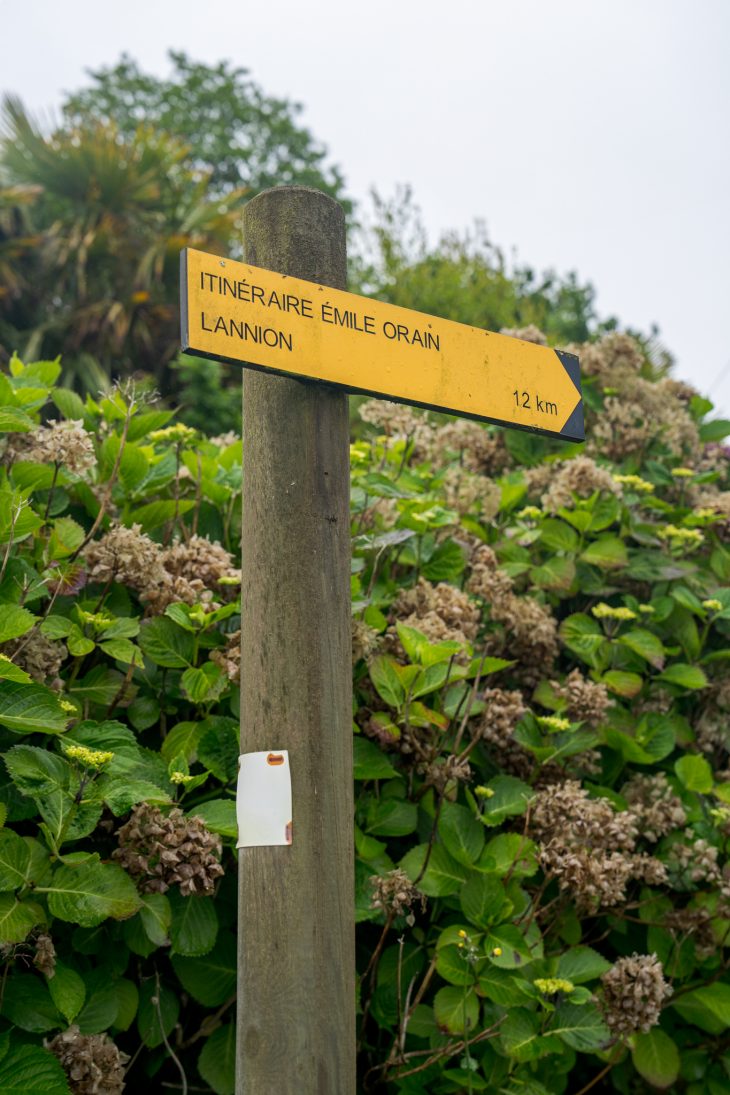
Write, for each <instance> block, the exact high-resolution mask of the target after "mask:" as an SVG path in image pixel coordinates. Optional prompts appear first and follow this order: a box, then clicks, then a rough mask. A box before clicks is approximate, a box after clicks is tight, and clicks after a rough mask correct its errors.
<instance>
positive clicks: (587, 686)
mask: <svg viewBox="0 0 730 1095" xmlns="http://www.w3.org/2000/svg"><path fill="white" fill-rule="evenodd" d="M550 683H551V685H552V687H553V691H554V692H555V694H556V695H557V696H559V697H560V699H562V700H565V712H566V714H567V715H568V717H569V718H570V719H571V720H572V721H573V722H583V723H585V724H586V725H587V726H589V727H592V728H595V727H597V726H600V725H601V723H603V722H604V720H605V717H606V712H607V711H608V708H609V707H610V706H611V697H610V696H609V694H608V689H607V688H606V686H605V684H601V683H600V682H596V681H590V680H588V679H587V678H586V677H584V676H583V674H582V673H581V671H580V669H573V670H571V672H570V673H569V674H568V676H567V677H566V678H565V680H564V681H563V683H562V684H559V683H557V682H556V681H551V682H550Z"/></svg>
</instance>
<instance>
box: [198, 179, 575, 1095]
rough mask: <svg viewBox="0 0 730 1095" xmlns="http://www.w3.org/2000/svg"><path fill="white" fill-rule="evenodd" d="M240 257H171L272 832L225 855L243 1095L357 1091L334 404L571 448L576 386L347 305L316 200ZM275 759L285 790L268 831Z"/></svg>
mask: <svg viewBox="0 0 730 1095" xmlns="http://www.w3.org/2000/svg"><path fill="white" fill-rule="evenodd" d="M244 244H245V256H246V262H245V263H244V262H237V261H235V260H232V259H222V258H220V257H219V256H216V255H208V254H205V253H203V252H201V251H195V250H191V249H188V250H186V251H183V253H182V255H181V313H182V346H183V350H184V351H185V352H187V353H191V354H195V355H197V356H204V357H210V358H215V359H217V360H221V361H230V362H234V363H236V364H239V365H242V366H243V367H244V384H243V432H244V438H245V461H244V480H243V507H244V517H243V529H242V550H243V560H244V562H243V582H242V621H241V752H242V754H243V756H242V758H241V770H242V771H245V772H247V774H248V775H247V778H248V779H249V782H248V784H247V786H248V788H249V791H248V796H249V801H248V802H247V803H242V802H241V801H240V799H239V802H238V807H239V818H240V817H241V811H242V810H243V811H244V812H245V811H246V810H248V820H247V823H246V824H247V825H249V826H250V827H251V828H252V830H253V831H254V832H255V831H263V829H265V828H266V825H267V824H270V825H271V832H272V834H273V836H272V837H271V843H269V844H261V843H255V844H252V843H251V841H249V842H247V841H245V840H243V841H242V840H241V839H239V947H238V986H237V1003H238V1013H237V1034H236V1093H237V1095H271V1093H272V1092H276V1093H277V1095H355V1006H354V1002H355V947H354V942H355V939H354V923H355V915H354V886H353V875H354V866H353V843H354V840H353V787H352V783H353V781H352V735H351V711H352V676H351V636H350V539H349V416H348V409H347V395H346V393H347V392H363V393H367V394H370V395H375V396H380V397H382V398H386V399H392V400H395V401H397V402H402V403H410V404H414V405H416V406H421V407H427V408H432V409H435V410H439V411H445V412H448V413H451V414H458V415H462V416H464V417H468V418H474V419H477V420H481V421H486V422H494V423H497V424H500V425H503V426H509V427H514V428H517V429H523V430H530V431H533V432H537V433H542V434H546V435H549V436H552V437H560V438H562V439H564V440H571V441H582V440H583V439H584V436H585V434H584V426H583V402H582V397H581V390H580V372H579V366H578V360H577V358H576V357H574V356H573V355H572V354H567V353H563V352H561V351H559V350H552V349H549V348H548V347H545V346H536V345H534V344H533V343H528V342H523V341H521V340H520V339H515V338H509V337H507V336H504V335H498V334H494V333H492V332H489V331H482V330H479V329H477V328H475V327H469V326H467V325H466V324H460V323H454V322H452V321H450V320H445V319H440V318H438V317H436V316H429V315H424V314H422V313H419V312H414V311H411V310H408V309H404V308H399V307H396V306H395V305H391V304H384V303H383V302H381V301H375V300H370V299H368V298H365V297H360V296H356V295H354V294H352V293H347V292H346V291H345V285H346V249H345V218H344V213H343V211H342V208H341V207H340V206H339V205H338V204H337V202H335V201H333V199H331V198H329V197H328V196H326V195H324V194H322V193H320V192H318V191H316V190H311V189H309V188H307V187H279V188H275V189H273V190H268V191H265V192H264V193H262V194H259V195H257V197H255V198H253V199H252V201H250V202H249V203H248V205H247V206H246V207H245V209H244ZM280 756H281V757H285V758H286V761H287V764H286V774H287V776H288V777H289V778H290V781H291V782H290V784H289V783H288V782H287V783H286V785H285V786H284V785H281V786H280V788H279V789H280V790H281V791H282V793H283V799H281V801H280V805H279V806H278V807H277V809H278V811H279V812H278V813H277V815H276V816H275V817H267V816H265V815H266V814H267V809H268V808H269V807H271V805H272V801H273V799H274V798H276V796H267V794H266V793H265V788H264V786H263V782H262V781H265V780H267V779H268V778H271V779H272V780H273V779H274V778H275V773H277V772H278V773H281V774H283V773H284V768H283V767H282V766H281V765H280V764H279V763H278V762H277V758H278V757H280ZM257 758H262V759H263V760H264V761H265V763H264V764H263V766H262V767H261V768H260V769H255V768H254V767H253V766H254V765H255V763H256V761H257ZM253 771H257V772H258V773H260V775H257V776H256V777H255V779H254V780H253V781H252V780H251V773H252V772H253ZM266 772H268V773H270V777H269V776H266V775H265V774H264V773H266ZM272 787H273V783H272ZM287 793H288V794H289V795H290V798H287V797H286V795H287ZM254 800H255V801H256V802H257V803H260V804H261V805H260V806H257V807H256V809H257V810H258V811H259V813H258V815H256V811H255V810H254V815H255V816H253V817H251V816H250V815H251V804H252V802H253V801H254ZM282 802H283V805H281V803H282ZM282 810H284V812H286V818H285V819H284V818H283V814H282V813H281V811H282ZM282 824H283V827H284V829H283V832H282ZM258 839H259V838H258V837H252V838H251V840H252V841H253V840H258ZM495 953H497V951H496V950H495Z"/></svg>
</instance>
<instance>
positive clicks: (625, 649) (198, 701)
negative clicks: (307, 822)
mask: <svg viewBox="0 0 730 1095" xmlns="http://www.w3.org/2000/svg"><path fill="white" fill-rule="evenodd" d="M581 352H582V360H583V369H584V376H585V394H586V401H587V407H588V418H587V436H588V441H587V442H586V445H585V446H584V447H581V448H576V447H574V446H573V447H571V446H568V445H565V444H561V443H559V442H556V441H553V440H547V441H543V440H540V439H539V438H535V437H533V436H532V435H530V434H527V433H520V432H509V431H502V432H497V431H495V430H492V429H490V428H488V427H485V426H483V425H481V424H478V423H469V422H464V421H461V422H459V421H446V422H444V421H443V420H441V421H439V422H437V421H435V420H433V419H432V418H430V417H429V416H427V415H424V414H421V413H419V412H413V411H411V410H409V409H407V408H403V407H396V406H393V405H378V404H372V403H371V404H367V405H365V406H364V407H362V408H361V414H362V416H363V419H364V423H365V428H366V429H367V431H368V432H367V434H366V436H364V437H362V438H361V439H360V440H358V441H356V442H355V443H354V444H353V446H352V453H351V460H352V492H351V493H352V531H353V562H352V570H353V577H352V596H353V681H354V697H355V710H354V718H355V728H356V733H355V734H354V738H353V747H354V759H355V777H356V816H355V826H356V827H355V839H356V909H357V919H358V925H357V932H358V971H359V1012H358V1024H359V1031H360V1055H359V1066H358V1067H359V1075H360V1079H361V1082H362V1084H363V1085H365V1084H366V1083H367V1086H368V1087H369V1088H370V1089H371V1090H379V1091H383V1092H385V1093H386V1095H432V1093H436V1095H438V1093H441V1092H443V1093H445V1095H448V1093H458V1092H469V1091H471V1092H481V1091H490V1092H491V1091H501V1092H504V1093H505V1095H525V1093H528V1092H531V1093H533V1095H570V1093H574V1092H578V1091H580V1090H582V1089H583V1088H584V1087H585V1086H586V1085H592V1081H594V1080H598V1082H599V1083H600V1085H601V1087H600V1090H605V1091H615V1092H619V1093H621V1095H633V1093H634V1092H636V1091H639V1090H641V1091H645V1090H648V1089H652V1090H653V1089H658V1090H667V1089H671V1090H674V1091H677V1092H680V1093H686V1095H700V1093H701V1092H711V1093H713V1095H714V1093H715V1092H717V1093H722V1092H724V1091H726V1090H727V1076H728V1069H729V1068H730V1059H729V1058H728V1052H727V1034H726V1032H727V1026H728V1022H730V973H729V972H728V969H729V968H730V948H729V946H728V944H729V943H730V897H729V895H728V886H727V870H728V866H727V864H728V832H730V812H729V811H730V781H729V780H728V767H729V762H730V737H729V736H728V730H727V727H728V711H729V710H730V677H728V670H727V666H728V658H729V657H730V589H729V588H728V585H729V581H728V580H729V579H730V548H729V544H728V531H727V525H728V518H729V516H730V476H729V475H728V453H727V450H726V449H725V448H723V446H722V441H723V438H724V437H725V436H726V435H727V434H728V433H729V432H730V423H728V422H723V421H717V420H712V419H708V415H709V414H710V413H711V410H712V407H711V405H710V404H709V403H708V402H707V401H705V400H703V399H701V398H700V397H699V396H697V394H696V393H693V392H692V391H691V389H689V388H687V387H686V386H684V385H679V384H675V383H673V382H672V381H667V380H664V379H659V380H655V379H652V378H651V375H650V373H651V369H650V368H648V367H647V362H646V360H645V358H644V356H643V355H642V353H641V352H640V351H639V349H638V348H637V346H636V344H635V343H633V342H632V341H631V340H630V339H628V338H626V337H625V336H619V335H612V336H610V337H608V338H607V339H605V340H603V341H601V342H600V343H598V344H593V345H588V346H585V347H583V349H582V351H581ZM59 374H60V365H59V363H58V362H50V361H38V362H34V363H30V364H27V365H24V364H23V363H22V362H21V361H20V360H19V359H18V358H17V357H16V358H13V359H12V360H11V362H10V363H9V367H8V368H7V369H6V370H4V371H3V372H2V374H0V432H1V433H2V440H1V441H0V445H2V461H1V467H0V749H2V752H3V765H2V767H3V772H4V775H3V778H2V779H0V947H1V948H2V949H1V950H0V955H1V957H2V961H3V963H4V970H3V975H2V1008H0V1087H2V1088H3V1089H6V1088H7V1089H8V1090H12V1091H28V1092H36V1091H37V1092H38V1093H39V1095H41V1093H44V1095H49V1093H53V1095H76V1092H77V1091H81V1090H85V1088H84V1087H82V1086H79V1085H80V1083H81V1081H80V1080H79V1077H81V1079H83V1078H84V1076H85V1075H87V1074H88V1073H85V1072H84V1069H87V1070H88V1069H89V1068H90V1064H89V1062H90V1061H93V1062H94V1063H95V1067H98V1068H99V1069H101V1076H102V1080H103V1082H104V1083H105V1084H106V1088H107V1089H108V1090H112V1091H116V1090H119V1076H120V1074H121V1070H122V1069H123V1067H124V1058H123V1057H120V1056H119V1053H122V1054H126V1055H127V1056H128V1057H129V1058H131V1059H132V1060H131V1062H130V1063H128V1064H127V1066H126V1067H127V1076H126V1082H127V1090H151V1089H152V1088H154V1090H163V1089H165V1087H166V1085H168V1084H169V1085H172V1086H175V1085H180V1083H181V1079H180V1068H182V1069H183V1070H184V1071H185V1074H186V1076H187V1084H188V1087H189V1088H195V1087H201V1086H202V1085H203V1084H207V1085H208V1087H209V1088H210V1089H211V1090H212V1091H214V1092H216V1093H218V1095H231V1093H232V1092H233V1084H234V1080H233V1057H234V1055H233V1046H234V1027H233V1007H234V1004H235V918H236V886H235V836H236V832H235V809H234V795H235V790H234V789H235V779H236V765H237V755H238V740H237V727H238V686H237V674H238V669H239V661H238V644H239V638H238V635H237V629H238V626H239V624H238V619H239V612H240V604H239V600H238V587H239V580H240V579H239V575H238V572H237V560H238V558H239V551H240V521H241V516H240V487H241V456H242V452H241V444H240V441H237V440H232V439H231V438H230V437H217V438H208V437H206V436H205V435H204V434H203V433H202V432H201V431H197V430H194V429H192V428H191V427H188V426H185V425H181V424H179V423H176V422H175V420H174V416H173V414H172V412H170V411H167V410H159V409H157V408H156V406H154V405H153V404H145V403H144V401H142V400H141V399H140V398H139V396H138V395H137V394H135V392H134V390H133V389H131V388H129V387H123V388H116V389H114V390H112V391H110V392H109V393H108V394H107V395H106V396H104V397H101V398H98V399H92V398H91V397H87V398H86V400H81V399H80V398H79V396H77V395H76V394H75V393H73V392H72V391H70V390H69V389H67V388H63V387H61V388H59V387H58V386H57V384H58V379H59ZM617 384H620V389H621V390H620V394H617V388H616V385H617ZM41 418H42V419H43V420H44V421H48V419H49V418H55V419H57V421H56V422H55V423H53V424H49V425H46V426H43V425H41ZM163 849H164V850H165V853H166V855H165V857H164V858H163V857H162V856H161V851H162V850H163ZM669 989H671V990H672V991H671V995H670V994H669ZM76 1027H77V1028H78V1030H76V1029H75V1028H76ZM46 1047H50V1048H46ZM173 1052H174V1055H175V1056H174V1058H173V1056H172V1053H173ZM601 1076H602V1077H603V1079H602V1080H599V1077H601ZM89 1082H91V1081H89ZM95 1082H99V1083H100V1082H101V1081H100V1080H99V1076H98V1074H97V1078H96V1080H95ZM598 1089H599V1088H598V1087H597V1090H598Z"/></svg>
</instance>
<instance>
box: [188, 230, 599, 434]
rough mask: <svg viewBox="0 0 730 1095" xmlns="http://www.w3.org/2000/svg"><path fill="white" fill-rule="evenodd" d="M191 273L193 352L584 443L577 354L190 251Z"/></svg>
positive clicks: (190, 340) (190, 347)
mask: <svg viewBox="0 0 730 1095" xmlns="http://www.w3.org/2000/svg"><path fill="white" fill-rule="evenodd" d="M180 273H181V278H180V280H181V302H182V348H183V350H184V352H185V353H188V354H196V355H199V356H201V357H212V358H216V359H218V360H222V361H234V362H239V363H242V364H244V365H247V366H249V365H250V366H252V367H253V368H263V369H265V370H271V371H272V372H276V373H283V374H285V375H287V376H293V377H297V378H299V379H302V380H317V381H321V382H323V383H326V384H332V385H337V386H338V387H341V388H346V389H347V390H348V391H352V392H364V393H367V394H368V395H375V396H379V397H381V398H384V399H392V400H395V401H396V402H400V403H413V404H415V405H416V406H420V407H428V408H430V409H432V410H437V411H445V412H446V413H448V414H457V415H463V416H465V417H467V418H477V419H482V420H484V421H487V422H496V423H498V424H500V425H503V426H516V427H518V428H520V429H525V430H534V431H536V432H539V433H545V434H550V435H553V436H556V437H562V438H564V439H565V440H570V441H582V440H583V439H584V438H585V432H584V428H583V401H582V396H581V390H580V370H579V366H578V358H577V357H575V356H574V355H573V354H568V353H564V352H563V351H561V350H551V349H548V348H547V347H546V346H536V345H535V344H534V343H532V342H523V341H522V340H521V339H517V338H510V337H508V336H506V335H497V334H494V333H492V332H491V331H482V330H479V328H477V327H469V326H467V325H466V324H464V323H454V322H453V321H452V320H448V319H439V318H438V317H436V316H429V315H425V314H424V313H422V312H413V311H411V310H410V309H408V308H399V307H397V306H396V305H394V304H384V303H383V302H382V301H378V300H371V299H370V298H369V297H361V296H356V295H355V294H354V293H345V292H343V291H342V290H339V289H330V288H327V287H326V286H323V285H317V284H316V283H315V282H311V281H301V280H300V279H298V278H290V277H286V276H285V275H283V274H276V273H273V272H272V271H270V270H262V269H261V268H260V267H258V266H247V265H245V264H244V263H242V262H236V261H235V260H233V259H222V258H220V257H219V256H218V255H209V254H206V253H205V252H203V251H194V250H192V249H189V248H188V249H186V250H184V251H183V252H182V254H181V271H180Z"/></svg>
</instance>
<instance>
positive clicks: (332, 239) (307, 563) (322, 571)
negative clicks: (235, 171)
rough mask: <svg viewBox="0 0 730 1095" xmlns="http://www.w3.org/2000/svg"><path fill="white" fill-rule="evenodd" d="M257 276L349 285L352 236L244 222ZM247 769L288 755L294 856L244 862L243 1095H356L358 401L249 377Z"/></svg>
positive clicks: (302, 194) (286, 218)
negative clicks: (354, 456) (354, 505)
mask: <svg viewBox="0 0 730 1095" xmlns="http://www.w3.org/2000/svg"><path fill="white" fill-rule="evenodd" d="M244 241H245V251H246V259H245V260H246V262H247V263H249V264H251V265H252V266H260V267H264V268H266V269H268V270H275V271H278V272H280V273H282V274H287V275H290V276H293V277H298V278H304V279H306V280H308V281H311V282H317V283H319V284H322V285H326V286H331V287H334V288H337V289H344V288H345V286H346V280H347V275H346V249H345V219H344V214H343V211H342V208H341V206H340V205H339V204H338V203H337V202H335V201H334V200H333V199H331V198H329V197H327V196H326V195H324V194H322V193H320V192H318V191H316V190H310V189H309V188H306V187H298V186H296V187H294V186H293V187H281V188H277V189H273V190H267V191H265V192H264V193H262V194H259V195H258V196H257V197H255V198H253V199H252V201H250V202H249V203H248V205H247V206H246V208H245V210H244ZM243 421H244V426H243V433H244V478H243V536H242V550H243V586H242V628H241V644H242V656H241V752H242V753H249V752H254V751H259V750H269V749H287V750H288V751H289V761H290V765H291V777H292V806H293V841H292V844H291V845H290V846H282V847H253V848H241V849H240V850H239V861H238V862H239V936H238V938H239V948H238V1021H237V1050H236V1092H237V1095H273V1093H274V1092H276V1095H354V1091H355V985H354V976H355V953H354V949H355V934H354V923H355V918H354V897H353V851H352V847H353V784H352V735H351V725H352V700H351V694H352V672H351V653H350V650H351V639H350V598H349V590H350V522H349V431H348V412H347V395H346V394H344V393H343V392H342V391H334V390H333V389H331V388H327V387H325V386H323V385H322V384H312V383H306V382H302V381H299V380H290V379H285V378H283V377H278V376H273V375H270V374H266V373H260V372H254V371H252V370H246V371H245V372H244V383H243Z"/></svg>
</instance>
